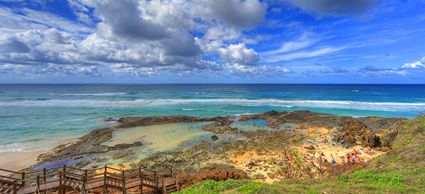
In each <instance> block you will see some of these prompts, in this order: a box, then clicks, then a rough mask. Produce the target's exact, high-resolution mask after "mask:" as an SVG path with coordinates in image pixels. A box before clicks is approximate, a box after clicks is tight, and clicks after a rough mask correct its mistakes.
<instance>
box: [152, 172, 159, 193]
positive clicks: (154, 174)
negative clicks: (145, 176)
mask: <svg viewBox="0 0 425 194" xmlns="http://www.w3.org/2000/svg"><path fill="white" fill-rule="evenodd" d="M156 174H157V173H156V171H154V172H153V176H154V178H155V182H156V189H158V190H159V180H158V177H157V175H156Z"/></svg>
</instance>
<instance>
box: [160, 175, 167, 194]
mask: <svg viewBox="0 0 425 194" xmlns="http://www.w3.org/2000/svg"><path fill="white" fill-rule="evenodd" d="M161 179H162V193H164V194H165V193H167V189H166V188H165V183H164V177H162V178H161Z"/></svg>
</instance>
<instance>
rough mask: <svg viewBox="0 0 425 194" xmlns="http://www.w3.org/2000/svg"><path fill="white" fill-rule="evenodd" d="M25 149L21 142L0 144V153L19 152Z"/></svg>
mask: <svg viewBox="0 0 425 194" xmlns="http://www.w3.org/2000/svg"><path fill="white" fill-rule="evenodd" d="M24 150H25V145H24V144H21V143H11V144H5V145H0V153H4V152H21V151H24Z"/></svg>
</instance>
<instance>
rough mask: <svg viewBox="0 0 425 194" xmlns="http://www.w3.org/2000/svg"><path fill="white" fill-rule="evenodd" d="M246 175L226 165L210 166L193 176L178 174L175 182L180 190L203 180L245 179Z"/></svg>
mask: <svg viewBox="0 0 425 194" xmlns="http://www.w3.org/2000/svg"><path fill="white" fill-rule="evenodd" d="M247 178H248V175H247V174H246V173H245V172H244V171H243V170H239V169H236V168H234V167H233V166H228V165H212V166H209V167H205V168H202V169H200V170H199V171H198V172H196V173H193V174H178V175H177V180H178V182H179V185H180V187H181V188H185V187H188V186H190V185H193V184H195V183H198V182H202V181H204V180H216V181H223V180H227V179H247Z"/></svg>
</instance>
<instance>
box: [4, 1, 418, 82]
mask: <svg viewBox="0 0 425 194" xmlns="http://www.w3.org/2000/svg"><path fill="white" fill-rule="evenodd" d="M0 83H336V84H345V83H367V84H379V83H400V84H425V0H315V1H312V0H262V1H260V0H153V1H152V0H0Z"/></svg>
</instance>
